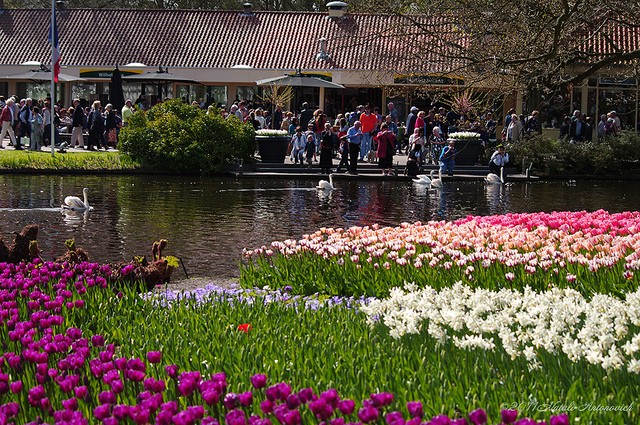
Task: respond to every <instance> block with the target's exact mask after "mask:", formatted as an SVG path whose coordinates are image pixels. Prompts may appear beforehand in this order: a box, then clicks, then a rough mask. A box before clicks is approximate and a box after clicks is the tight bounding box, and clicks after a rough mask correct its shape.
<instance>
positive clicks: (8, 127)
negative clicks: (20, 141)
mask: <svg viewBox="0 0 640 425" xmlns="http://www.w3.org/2000/svg"><path fill="white" fill-rule="evenodd" d="M13 103H14V101H13V99H12V98H9V99H7V102H6V104H5V106H4V108H2V114H0V120H1V121H2V132H1V133H0V149H4V146H2V141H3V140H4V136H6V135H7V133H9V139H10V140H11V143H13V144H14V145H15V144H16V135H15V133H14V131H13V126H12V125H13Z"/></svg>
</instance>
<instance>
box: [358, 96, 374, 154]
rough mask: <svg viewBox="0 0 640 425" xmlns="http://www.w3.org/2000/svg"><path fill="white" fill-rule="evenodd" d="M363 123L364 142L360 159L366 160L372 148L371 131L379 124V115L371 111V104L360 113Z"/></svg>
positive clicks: (361, 146) (361, 145)
mask: <svg viewBox="0 0 640 425" xmlns="http://www.w3.org/2000/svg"><path fill="white" fill-rule="evenodd" d="M358 121H360V122H361V123H362V134H363V138H362V143H361V144H360V161H364V159H365V157H366V156H367V155H368V154H369V151H370V150H371V137H372V134H371V132H372V131H373V130H374V129H375V128H376V125H377V124H378V117H377V116H376V114H373V113H371V106H369V105H367V106H365V107H364V112H363V113H362V114H361V115H360V119H359V120H358Z"/></svg>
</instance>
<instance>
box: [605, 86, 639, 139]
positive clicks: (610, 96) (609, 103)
mask: <svg viewBox="0 0 640 425" xmlns="http://www.w3.org/2000/svg"><path fill="white" fill-rule="evenodd" d="M637 93H638V92H637V91H636V89H635V88H633V89H622V88H617V87H602V88H600V96H599V98H598V111H599V113H600V114H606V113H608V112H611V111H616V114H617V115H618V117H619V118H620V122H621V124H622V129H623V130H630V129H634V128H636V114H637V112H636V111H637V103H638V96H637Z"/></svg>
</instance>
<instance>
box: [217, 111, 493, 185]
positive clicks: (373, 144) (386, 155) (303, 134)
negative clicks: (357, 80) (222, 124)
mask: <svg viewBox="0 0 640 425" xmlns="http://www.w3.org/2000/svg"><path fill="white" fill-rule="evenodd" d="M385 112H386V113H385V114H383V113H382V111H381V110H380V108H378V107H376V106H371V105H369V104H367V105H358V106H357V107H355V108H354V111H353V112H349V113H345V114H338V115H337V116H336V117H335V119H331V118H329V117H327V115H326V114H325V113H324V111H323V110H322V109H312V108H310V107H309V104H308V103H306V102H305V103H303V104H302V109H301V110H300V112H299V113H298V114H294V113H293V112H290V111H288V112H284V111H283V110H282V107H281V106H278V107H277V108H276V109H275V110H274V111H273V113H272V114H271V113H270V112H269V110H268V109H263V108H261V107H256V108H255V109H253V108H252V107H251V104H250V103H249V102H247V101H239V102H234V103H233V104H232V105H231V106H230V108H229V110H228V111H227V110H225V111H224V112H223V113H224V114H226V117H227V118H228V119H229V118H231V117H235V118H237V119H239V120H241V121H243V122H248V123H251V124H252V125H253V126H254V128H255V129H256V130H259V129H280V130H286V131H287V132H288V134H289V135H290V137H291V142H290V145H289V159H290V161H291V162H293V163H294V164H299V165H300V166H306V167H311V166H312V164H313V162H314V161H316V160H318V157H319V167H320V169H321V171H322V172H323V173H326V172H329V171H330V170H331V169H332V167H333V163H332V159H333V158H337V159H339V163H338V166H337V168H336V169H335V172H337V173H340V172H348V173H350V174H357V173H358V163H359V162H365V161H366V162H377V163H378V167H379V168H380V169H381V171H382V173H383V175H392V174H394V170H393V167H392V164H393V156H394V155H399V154H403V155H407V174H409V175H415V173H417V170H419V169H420V168H421V167H422V166H423V165H425V164H429V163H433V164H435V165H440V167H441V169H442V172H445V173H449V174H451V173H453V164H454V158H455V147H454V145H455V143H450V142H448V141H447V135H448V134H449V133H450V132H453V131H457V129H458V128H460V127H463V128H464V129H468V130H470V131H477V132H478V133H479V134H480V137H481V138H482V140H483V143H485V144H486V145H488V144H489V143H490V142H491V141H492V140H495V136H496V126H497V122H496V121H495V120H494V117H493V114H492V113H491V112H488V113H486V114H485V115H483V116H482V117H469V118H468V117H465V116H461V115H459V114H456V113H455V112H453V111H447V110H445V108H443V107H441V108H439V109H435V108H432V109H430V110H428V111H421V110H419V109H418V108H417V107H415V106H414V107H412V108H411V109H410V111H409V113H408V114H407V117H406V120H402V119H401V118H400V114H399V112H398V110H397V109H396V108H395V105H394V104H393V102H389V103H388V104H387V105H386V111H385ZM323 154H324V155H323Z"/></svg>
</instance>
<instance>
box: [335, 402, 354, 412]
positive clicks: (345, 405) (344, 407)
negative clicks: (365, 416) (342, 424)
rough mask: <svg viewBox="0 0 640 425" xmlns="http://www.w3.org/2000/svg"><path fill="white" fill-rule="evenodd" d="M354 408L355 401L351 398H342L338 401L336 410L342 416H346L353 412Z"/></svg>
mask: <svg viewBox="0 0 640 425" xmlns="http://www.w3.org/2000/svg"><path fill="white" fill-rule="evenodd" d="M355 408H356V403H355V402H354V401H353V400H342V401H341V402H340V403H338V410H339V411H340V413H342V414H343V415H344V416H348V415H350V414H352V413H353V411H354V410H355Z"/></svg>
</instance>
